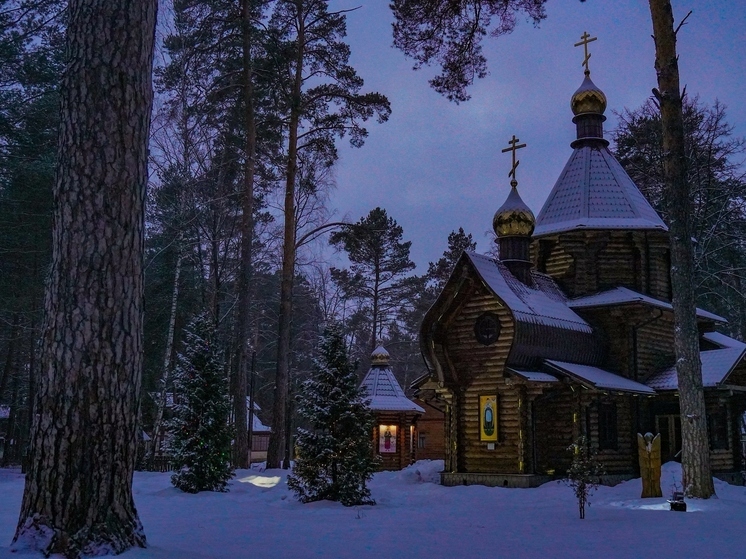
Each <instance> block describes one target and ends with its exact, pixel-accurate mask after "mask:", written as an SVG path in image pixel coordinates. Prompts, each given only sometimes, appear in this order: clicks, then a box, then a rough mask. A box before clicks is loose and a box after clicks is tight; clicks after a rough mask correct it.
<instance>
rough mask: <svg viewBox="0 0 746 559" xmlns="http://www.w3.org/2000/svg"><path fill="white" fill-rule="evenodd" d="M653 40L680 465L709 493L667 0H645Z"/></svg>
mask: <svg viewBox="0 0 746 559" xmlns="http://www.w3.org/2000/svg"><path fill="white" fill-rule="evenodd" d="M650 14H651V16H652V20H653V37H654V39H655V69H656V72H657V75H658V92H657V97H658V101H659V103H660V108H661V121H662V124H663V172H664V179H665V189H666V196H667V198H668V215H669V227H670V231H669V234H670V239H671V291H672V292H673V309H674V348H675V351H676V372H677V375H678V379H679V406H680V410H681V411H680V413H681V440H682V454H681V466H682V470H683V484H684V487H685V490H686V492H687V494H688V495H690V496H692V497H700V498H703V499H706V498H709V497H711V496H712V495H714V494H715V487H714V485H713V483H712V473H711V471H710V448H709V446H710V445H709V441H708V438H707V417H706V415H705V398H704V392H703V390H702V364H701V362H700V357H699V331H698V329H697V315H696V298H695V293H694V284H693V280H692V278H694V249H693V247H692V224H691V202H690V200H689V183H688V181H687V177H686V153H685V148H684V116H683V109H682V100H681V92H680V89H679V66H678V60H677V56H676V31H675V30H674V17H673V9H672V7H671V2H670V0H650Z"/></svg>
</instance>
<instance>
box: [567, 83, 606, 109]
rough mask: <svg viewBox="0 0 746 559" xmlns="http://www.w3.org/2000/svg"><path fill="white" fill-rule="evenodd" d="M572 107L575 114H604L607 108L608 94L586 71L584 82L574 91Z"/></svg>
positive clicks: (571, 101)
mask: <svg viewBox="0 0 746 559" xmlns="http://www.w3.org/2000/svg"><path fill="white" fill-rule="evenodd" d="M570 107H571V108H572V112H573V114H574V115H579V114H583V113H597V114H604V111H605V110H606V95H604V92H603V91H601V90H600V89H598V88H597V87H596V84H594V83H593V82H592V81H591V76H590V74H589V73H586V75H585V79H584V80H583V83H582V84H581V85H580V87H579V88H578V90H577V91H576V92H575V93H573V95H572V99H571V100H570Z"/></svg>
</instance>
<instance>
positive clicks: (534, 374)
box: [508, 367, 559, 382]
mask: <svg viewBox="0 0 746 559" xmlns="http://www.w3.org/2000/svg"><path fill="white" fill-rule="evenodd" d="M508 370H509V371H510V372H511V373H513V374H515V375H516V376H519V377H521V378H523V379H525V380H527V381H530V382H559V379H558V378H557V377H555V376H554V375H550V374H549V373H542V372H539V371H521V370H519V369H513V368H512V367H508Z"/></svg>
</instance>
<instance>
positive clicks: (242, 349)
mask: <svg viewBox="0 0 746 559" xmlns="http://www.w3.org/2000/svg"><path fill="white" fill-rule="evenodd" d="M251 6H252V1H251V0H241V23H242V29H241V34H242V50H243V89H244V100H245V103H246V106H245V108H244V111H245V113H244V127H245V134H246V139H245V142H244V176H243V192H242V193H241V211H242V216H241V264H240V269H239V274H238V309H237V317H236V358H235V360H234V363H235V365H234V366H235V369H234V374H235V377H234V382H233V383H232V386H233V387H234V394H233V417H234V419H235V437H234V440H235V443H234V445H233V463H234V464H235V466H236V467H237V468H248V467H249V435H248V421H247V418H246V395H247V389H248V385H247V379H248V373H249V361H250V359H251V352H250V350H249V327H250V324H249V315H250V313H251V288H250V285H251V268H252V262H251V255H252V250H251V249H252V243H253V242H254V167H255V163H254V159H255V157H256V123H255V116H254V77H253V61H252V57H251Z"/></svg>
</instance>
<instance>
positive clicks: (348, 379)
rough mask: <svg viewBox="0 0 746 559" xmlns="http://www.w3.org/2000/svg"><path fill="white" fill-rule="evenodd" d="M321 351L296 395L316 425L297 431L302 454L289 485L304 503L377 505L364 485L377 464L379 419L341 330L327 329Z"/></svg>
mask: <svg viewBox="0 0 746 559" xmlns="http://www.w3.org/2000/svg"><path fill="white" fill-rule="evenodd" d="M320 353H321V355H320V357H319V358H318V359H316V360H314V365H313V376H312V377H311V378H310V379H309V380H307V381H305V382H304V383H303V385H302V388H301V393H300V395H299V396H298V398H297V400H298V411H299V412H300V414H301V415H302V416H303V417H305V418H306V419H307V420H308V422H309V423H310V424H311V425H312V429H311V430H306V429H298V439H297V450H298V458H297V460H296V462H295V467H294V469H293V474H292V475H290V476H289V477H288V487H289V488H290V489H292V490H293V491H295V493H296V495H297V496H298V499H299V500H300V501H301V502H304V503H308V502H311V501H320V500H323V499H328V500H331V501H339V502H340V503H342V504H343V505H345V506H352V505H361V504H370V505H372V504H375V501H373V500H372V499H371V498H370V490H369V489H368V488H367V487H366V483H367V481H368V480H370V478H371V477H372V475H373V472H374V471H375V470H376V466H377V465H378V462H377V460H376V459H375V458H374V457H373V449H372V446H371V433H372V432H373V425H374V423H375V420H374V416H373V413H372V412H371V411H370V409H369V408H368V405H367V403H366V401H365V392H364V391H363V390H361V389H360V388H359V387H358V379H357V375H356V374H355V369H356V368H357V364H356V363H354V364H353V363H350V361H349V358H348V357H347V351H346V349H345V346H344V340H343V337H342V333H341V331H340V330H339V328H337V327H332V328H328V329H327V330H326V331H325V332H324V335H323V336H322V338H321V348H320Z"/></svg>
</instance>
